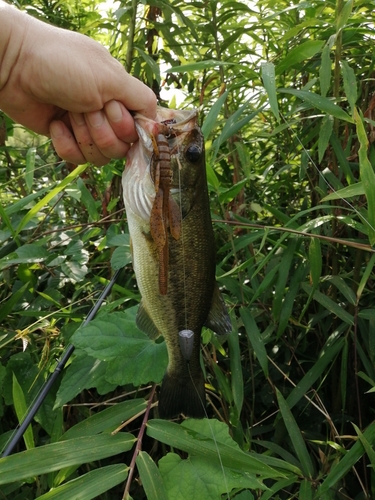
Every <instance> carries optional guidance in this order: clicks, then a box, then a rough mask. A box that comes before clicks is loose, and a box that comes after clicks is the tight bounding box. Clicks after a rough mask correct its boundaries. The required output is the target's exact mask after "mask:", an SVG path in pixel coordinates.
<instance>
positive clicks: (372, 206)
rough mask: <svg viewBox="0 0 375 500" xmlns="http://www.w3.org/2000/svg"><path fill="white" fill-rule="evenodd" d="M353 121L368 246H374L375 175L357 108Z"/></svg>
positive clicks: (365, 134)
mask: <svg viewBox="0 0 375 500" xmlns="http://www.w3.org/2000/svg"><path fill="white" fill-rule="evenodd" d="M354 119H355V124H356V129H357V135H358V140H359V144H360V147H359V151H358V155H359V170H360V174H361V181H362V182H363V187H364V189H365V194H366V199H367V218H368V220H367V224H368V226H369V231H368V237H369V240H370V245H371V246H374V245H375V173H374V170H373V168H372V165H371V163H370V161H369V159H368V157H367V147H368V138H367V133H366V131H365V127H364V125H363V121H362V118H361V116H360V115H359V113H358V111H357V108H355V109H354Z"/></svg>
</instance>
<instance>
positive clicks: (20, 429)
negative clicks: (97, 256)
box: [1, 269, 120, 458]
mask: <svg viewBox="0 0 375 500" xmlns="http://www.w3.org/2000/svg"><path fill="white" fill-rule="evenodd" d="M119 272H120V269H118V270H117V271H116V272H115V274H114V275H113V277H112V279H111V281H110V282H109V283H108V285H107V286H106V287H105V288H104V290H103V292H102V294H101V295H100V297H99V298H98V301H97V302H96V304H95V305H94V307H93V308H92V309H91V311H90V312H89V314H88V316H87V318H86V319H85V321H84V322H83V324H82V326H86V325H87V324H88V323H90V321H91V320H92V319H94V318H95V316H96V313H97V312H98V310H99V308H100V306H101V305H102V303H103V301H104V299H105V298H106V297H107V295H108V294H109V292H110V291H111V290H112V287H113V285H114V284H115V282H116V279H117V277H118V275H119ZM73 351H74V345H72V344H69V345H68V347H67V348H66V350H65V352H64V354H63V355H62V358H61V359H60V361H59V362H58V364H57V366H56V368H55V370H54V371H53V373H52V374H51V375H50V377H49V378H48V379H47V380H46V381H45V383H44V385H43V387H42V388H41V389H40V391H39V393H38V395H37V396H36V397H35V399H34V403H33V404H32V405H31V407H30V408H29V411H28V412H27V414H26V415H25V418H24V419H23V421H22V423H21V424H19V425H18V426H17V428H16V429H15V430H14V434H13V436H12V438H11V440H10V441H9V443H8V445H7V446H6V448H5V450H4V451H3V453H2V455H1V458H4V457H7V456H8V455H11V454H12V452H13V450H14V448H15V447H16V445H17V443H18V441H19V440H20V439H21V437H22V436H23V435H24V433H25V431H26V429H27V427H28V426H29V425H30V423H31V421H32V419H33V418H34V416H35V414H36V412H37V411H38V410H39V408H40V407H41V405H42V403H43V401H44V400H45V398H46V396H47V394H48V392H49V390H50V389H51V387H52V385H53V383H54V382H55V380H56V379H57V377H58V376H59V375H60V373H61V372H62V371H63V369H64V367H65V365H66V363H67V362H68V360H69V358H70V356H71V355H72V354H73Z"/></svg>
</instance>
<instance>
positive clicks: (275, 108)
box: [261, 62, 280, 121]
mask: <svg viewBox="0 0 375 500" xmlns="http://www.w3.org/2000/svg"><path fill="white" fill-rule="evenodd" d="M261 70H262V80H263V85H264V88H265V89H266V91H267V94H268V100H269V102H270V106H271V110H272V112H273V114H274V115H275V117H276V120H277V121H280V115H279V105H278V103H277V96H276V80H275V66H274V64H273V63H270V62H266V63H262V65H261Z"/></svg>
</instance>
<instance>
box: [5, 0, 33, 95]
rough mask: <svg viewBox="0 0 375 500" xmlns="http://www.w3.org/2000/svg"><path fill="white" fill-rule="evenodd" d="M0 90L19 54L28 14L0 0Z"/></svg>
mask: <svg viewBox="0 0 375 500" xmlns="http://www.w3.org/2000/svg"><path fill="white" fill-rule="evenodd" d="M0 18H1V30H0V91H1V90H2V89H3V88H4V87H5V85H6V83H7V82H8V80H9V78H10V75H11V73H12V70H13V69H14V67H15V66H16V64H17V61H18V60H19V57H20V54H21V48H22V44H23V40H24V35H25V31H26V29H27V24H28V16H27V15H26V14H24V13H22V12H20V11H18V10H17V9H16V8H15V7H13V6H11V5H8V4H7V3H5V2H3V1H2V0H0Z"/></svg>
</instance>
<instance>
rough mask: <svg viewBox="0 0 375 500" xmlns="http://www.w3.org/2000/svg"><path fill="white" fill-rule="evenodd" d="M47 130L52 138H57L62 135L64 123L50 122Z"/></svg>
mask: <svg viewBox="0 0 375 500" xmlns="http://www.w3.org/2000/svg"><path fill="white" fill-rule="evenodd" d="M49 132H50V134H51V137H52V139H59V138H60V137H62V136H63V135H64V125H63V124H62V123H61V122H57V121H55V122H51V125H50V126H49Z"/></svg>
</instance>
